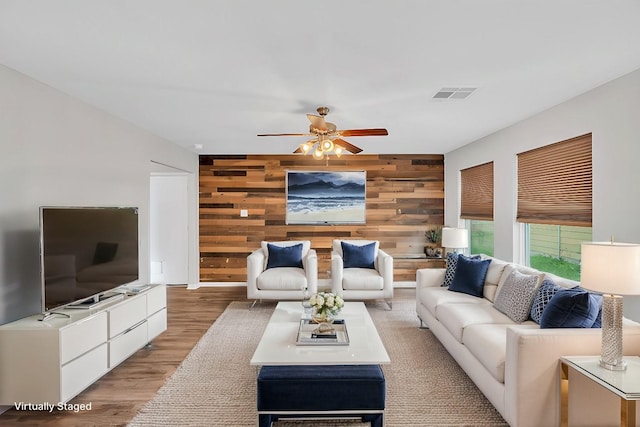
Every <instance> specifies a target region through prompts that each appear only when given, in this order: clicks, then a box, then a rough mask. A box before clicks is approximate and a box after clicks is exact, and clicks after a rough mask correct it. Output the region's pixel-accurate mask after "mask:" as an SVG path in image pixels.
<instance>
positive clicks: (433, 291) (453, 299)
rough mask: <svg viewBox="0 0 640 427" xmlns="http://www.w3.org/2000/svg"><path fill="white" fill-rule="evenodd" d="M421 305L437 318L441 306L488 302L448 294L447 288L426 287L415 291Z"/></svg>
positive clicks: (458, 294) (457, 293) (465, 295)
mask: <svg viewBox="0 0 640 427" xmlns="http://www.w3.org/2000/svg"><path fill="white" fill-rule="evenodd" d="M417 292H418V295H416V298H417V299H419V300H420V301H421V302H422V304H423V305H424V306H425V307H426V308H427V310H429V313H431V315H432V316H433V317H436V318H437V317H438V316H437V307H438V306H439V305H441V304H486V305H489V304H490V302H489V301H487V300H485V299H479V298H476V297H474V296H471V295H467V294H463V293H460V292H449V290H448V289H447V288H443V287H433V286H428V287H424V288H419V289H418V290H417Z"/></svg>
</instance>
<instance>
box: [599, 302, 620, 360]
mask: <svg viewBox="0 0 640 427" xmlns="http://www.w3.org/2000/svg"><path fill="white" fill-rule="evenodd" d="M622 304H623V299H622V296H620V295H611V294H604V295H603V299H602V354H601V356H602V357H601V359H600V366H602V367H603V368H605V369H609V370H611V371H624V370H625V369H627V362H625V361H624V360H623V359H622V355H623V352H622V313H623V306H622Z"/></svg>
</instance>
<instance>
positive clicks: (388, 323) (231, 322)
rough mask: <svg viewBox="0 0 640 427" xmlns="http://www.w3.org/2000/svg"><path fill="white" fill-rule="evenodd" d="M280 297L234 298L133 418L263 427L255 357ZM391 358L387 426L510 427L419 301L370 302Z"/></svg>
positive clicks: (288, 424)
mask: <svg viewBox="0 0 640 427" xmlns="http://www.w3.org/2000/svg"><path fill="white" fill-rule="evenodd" d="M274 307H275V305H273V304H263V305H260V306H256V307H254V308H253V309H252V310H251V311H249V310H248V305H247V304H246V303H243V302H234V303H231V304H230V305H229V307H228V308H227V309H226V310H225V312H224V313H223V314H222V315H221V316H220V317H219V318H218V320H216V321H215V323H214V324H213V325H212V326H211V328H210V329H209V330H208V331H207V332H206V333H205V334H204V335H203V337H202V338H201V339H200V341H199V342H198V343H197V344H196V346H195V347H194V348H193V350H192V351H191V353H190V354H189V355H188V356H187V357H186V359H185V360H184V361H183V362H182V364H181V365H180V366H179V367H178V369H177V370H176V372H175V373H174V374H173V376H171V377H170V378H169V379H168V380H167V382H166V384H165V385H163V386H162V388H161V389H160V390H159V391H158V394H157V395H156V396H155V397H154V398H153V399H152V400H151V401H149V402H148V403H147V404H146V405H145V406H144V407H143V408H142V409H141V410H140V412H139V413H138V414H137V415H136V417H135V418H134V419H133V420H132V421H131V423H130V424H129V425H130V426H131V427H137V426H154V427H156V426H176V425H180V426H225V427H227V426H238V427H240V426H256V425H257V412H256V375H257V371H256V368H255V367H252V366H250V365H249V361H250V359H251V357H252V355H253V352H254V351H255V348H256V346H257V344H258V341H259V340H260V337H261V336H262V332H263V330H264V328H265V326H266V324H267V322H268V320H269V317H270V316H271V313H272V312H273V308H274ZM367 308H368V311H369V313H370V315H371V317H372V318H373V321H374V322H375V324H376V327H377V329H378V332H379V334H380V337H381V339H382V341H383V343H384V345H385V347H386V349H387V352H388V353H389V357H390V358H391V364H390V365H384V366H383V370H384V374H385V377H386V381H387V402H386V413H385V426H387V427H394V426H415V427H418V426H420V427H424V426H492V427H495V426H506V425H507V424H506V423H505V421H504V420H503V419H502V417H501V416H500V414H499V413H498V412H497V411H496V410H495V408H494V407H493V406H492V405H491V404H490V403H489V401H488V400H487V399H486V398H485V397H484V396H483V395H482V393H481V392H480V391H479V390H478V389H477V387H476V386H475V385H474V384H473V382H472V381H471V380H470V379H469V378H468V377H467V376H466V374H465V373H464V372H463V371H462V369H461V368H460V367H459V366H458V365H457V363H456V362H455V361H454V360H453V358H452V357H451V356H450V355H449V354H448V353H447V351H446V350H445V349H444V347H442V345H441V344H440V343H439V341H438V340H437V339H436V338H435V337H434V336H433V334H432V333H431V332H430V331H429V330H426V329H420V328H419V322H418V319H417V317H416V313H415V301H413V300H404V301H394V304H393V310H388V309H386V305H383V304H368V305H367ZM325 425H326V426H331V427H336V426H343V425H344V426H350V427H351V426H367V425H368V423H360V422H357V423H354V422H348V421H333V422H330V421H323V422H319V421H305V422H301V421H292V420H288V421H285V420H282V421H278V422H276V423H274V427H275V426H277V427H292V426H307V427H308V426H314V427H319V426H325Z"/></svg>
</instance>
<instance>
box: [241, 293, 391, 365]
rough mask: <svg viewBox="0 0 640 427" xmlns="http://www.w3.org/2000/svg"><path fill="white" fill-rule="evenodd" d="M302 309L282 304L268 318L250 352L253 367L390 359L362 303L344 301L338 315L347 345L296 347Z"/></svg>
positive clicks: (383, 361) (368, 362) (299, 305)
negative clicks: (342, 325) (255, 346)
mask: <svg viewBox="0 0 640 427" xmlns="http://www.w3.org/2000/svg"><path fill="white" fill-rule="evenodd" d="M303 314H304V309H303V307H302V303H301V302H300V301H281V302H279V303H278V305H277V306H276V309H275V310H274V312H273V315H272V316H271V319H269V323H268V324H267V327H266V329H265V330H264V333H263V335H262V339H261V340H260V342H259V343H258V347H257V348H256V351H255V352H254V353H253V357H252V358H251V362H250V364H251V365H252V366H274V365H382V364H389V363H391V360H390V359H389V355H388V354H387V350H386V349H385V348H384V345H383V344H382V340H381V339H380V336H379V335H378V331H377V330H376V327H375V325H374V323H373V320H371V316H369V312H368V311H367V308H366V307H365V305H364V303H362V302H352V301H349V302H345V303H344V307H343V308H342V311H341V312H340V314H339V315H338V316H337V317H339V318H341V319H344V321H345V324H346V326H347V332H348V333H349V345H345V346H332V345H327V346H323V345H314V346H300V345H296V338H297V335H298V328H299V326H300V319H301V317H302V315H303Z"/></svg>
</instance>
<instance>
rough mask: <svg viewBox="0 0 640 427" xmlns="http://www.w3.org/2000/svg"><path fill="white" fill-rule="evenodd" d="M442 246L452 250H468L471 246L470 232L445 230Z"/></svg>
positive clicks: (457, 229) (464, 229)
mask: <svg viewBox="0 0 640 427" xmlns="http://www.w3.org/2000/svg"><path fill="white" fill-rule="evenodd" d="M442 246H444V247H445V248H452V249H465V248H467V247H468V246H469V230H467V229H466V228H450V227H445V228H443V229H442Z"/></svg>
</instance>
